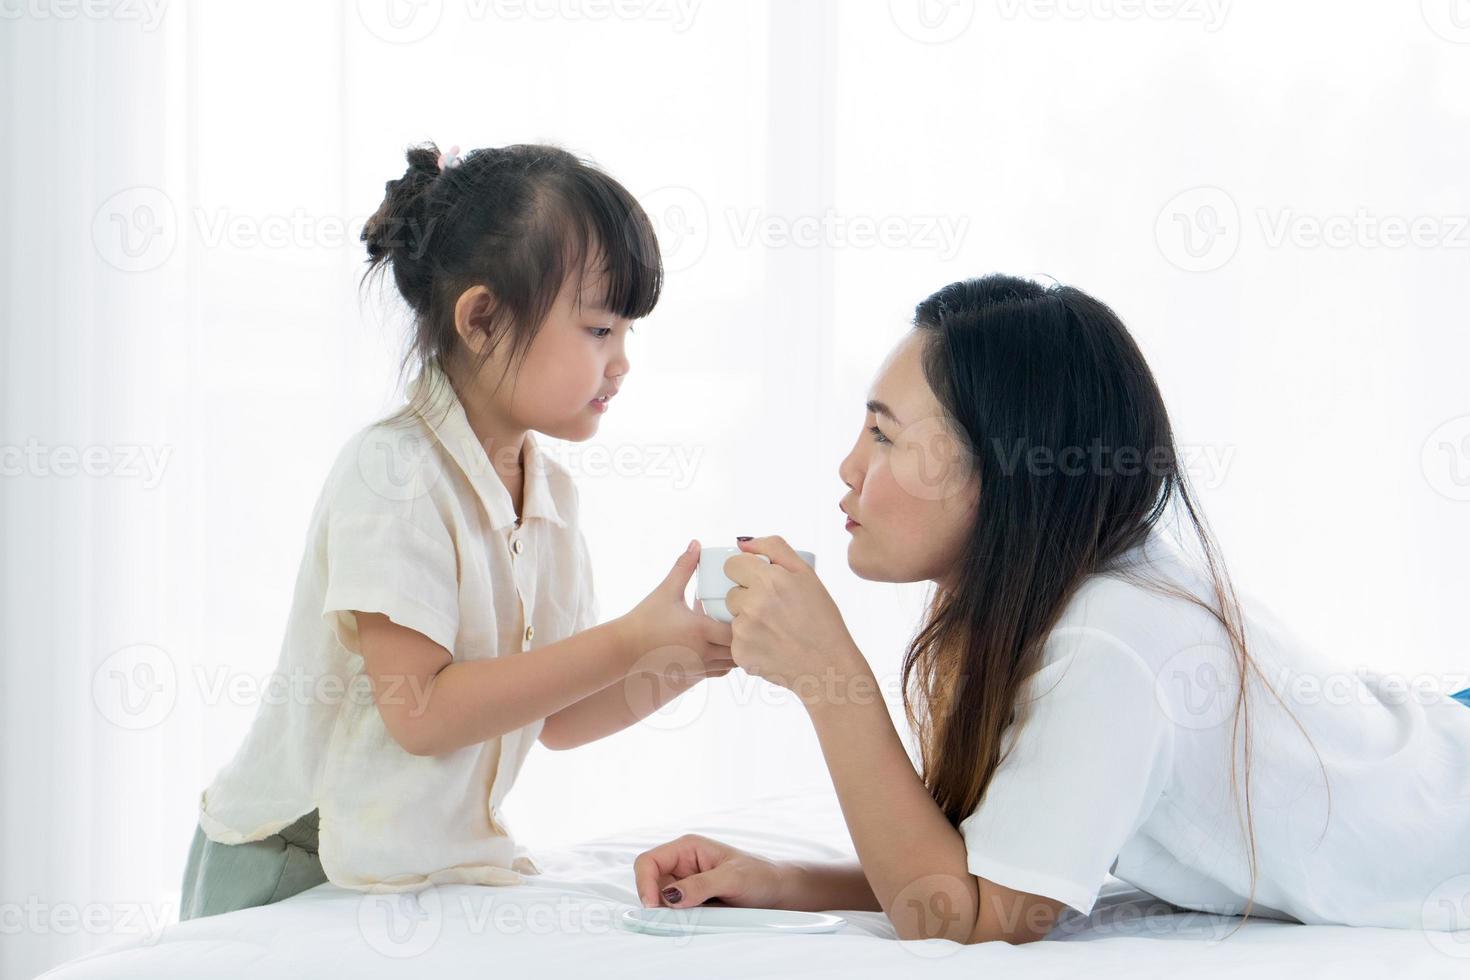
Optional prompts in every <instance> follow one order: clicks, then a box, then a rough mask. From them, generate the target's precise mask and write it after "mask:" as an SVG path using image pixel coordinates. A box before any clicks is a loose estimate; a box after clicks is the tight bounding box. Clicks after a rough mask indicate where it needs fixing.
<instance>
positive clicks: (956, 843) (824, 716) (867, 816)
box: [803, 647, 1064, 943]
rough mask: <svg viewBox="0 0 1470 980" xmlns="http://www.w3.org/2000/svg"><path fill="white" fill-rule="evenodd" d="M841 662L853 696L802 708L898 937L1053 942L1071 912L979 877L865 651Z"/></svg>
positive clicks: (838, 693) (835, 694)
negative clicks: (922, 774) (1063, 915)
mask: <svg viewBox="0 0 1470 980" xmlns="http://www.w3.org/2000/svg"><path fill="white" fill-rule="evenodd" d="M838 659H839V662H845V664H846V666H845V668H844V669H841V670H839V671H838V673H837V674H836V677H837V678H838V679H839V680H841V681H843V682H844V684H845V686H846V688H847V690H840V689H837V690H830V691H826V690H824V691H823V692H821V693H820V694H818V695H816V696H813V697H810V698H803V701H804V703H805V704H806V706H807V712H808V714H809V715H810V716H811V719H812V724H813V725H814V726H815V728H816V731H817V738H818V741H819V742H820V744H821V746H822V754H823V756H824V757H825V758H826V761H827V768H828V771H829V772H831V774H832V783H833V785H834V786H835V787H836V790H837V797H838V800H839V801H840V803H841V805H842V814H843V817H844V818H845V819H846V821H847V826H848V830H849V831H850V833H851V834H852V840H853V845H854V847H855V848H856V849H857V853H858V858H859V860H860V861H861V862H862V871H863V873H864V876H865V877H866V878H867V881H868V884H869V885H870V886H871V888H872V893H873V895H874V896H875V897H876V898H877V900H878V903H879V905H880V906H881V907H882V909H883V911H884V912H886V913H887V914H888V918H889V919H890V920H891V921H892V922H893V925H894V928H895V929H896V930H897V931H898V934H899V937H900V938H903V939H930V938H936V937H937V938H943V939H951V940H954V941H956V942H961V943H974V942H988V941H990V940H992V939H1003V940H1005V941H1007V942H1011V943H1023V942H1031V941H1033V940H1036V939H1040V938H1042V937H1043V936H1045V935H1046V933H1047V932H1048V931H1050V930H1051V928H1052V926H1053V925H1055V924H1056V920H1057V917H1058V915H1059V914H1060V912H1061V909H1062V908H1063V907H1064V906H1063V903H1061V902H1058V901H1055V900H1054V899H1049V898H1045V897H1043V896H1039V895H1031V894H1028V893H1025V892H1018V891H1015V890H1014V889H1010V888H1005V887H1003V886H1001V885H997V884H995V883H994V882H991V881H987V880H985V879H983V878H980V877H978V876H976V875H974V874H971V873H970V871H969V868H968V861H967V852H966V849H965V842H964V839H963V838H962V837H961V836H960V834H959V832H958V831H957V830H956V829H955V828H954V827H953V826H952V825H951V824H950V822H949V820H948V819H946V818H945V816H944V814H943V813H942V812H941V811H940V809H939V807H938V805H936V804H935V802H934V799H933V797H931V796H930V795H929V791H928V790H927V789H926V788H925V786H924V783H923V781H922V780H921V779H920V778H919V775H918V773H917V772H915V771H914V767H913V763H912V762H910V760H909V757H908V753H907V752H906V751H905V749H904V746H903V742H902V741H901V740H900V738H899V736H898V732H897V730H896V729H895V728H894V727H893V719H892V717H891V716H890V715H889V713H888V708H887V705H886V703H885V702H884V700H883V697H882V695H881V691H880V689H879V686H878V683H877V681H876V680H875V679H874V678H873V675H872V672H871V670H870V668H869V667H868V664H867V661H866V660H865V659H864V658H863V656H862V654H861V652H860V651H858V650H857V648H856V647H852V648H851V649H850V650H849V651H847V652H846V654H845V655H841V656H839V658H838ZM829 695H830V696H829ZM807 887H816V886H807Z"/></svg>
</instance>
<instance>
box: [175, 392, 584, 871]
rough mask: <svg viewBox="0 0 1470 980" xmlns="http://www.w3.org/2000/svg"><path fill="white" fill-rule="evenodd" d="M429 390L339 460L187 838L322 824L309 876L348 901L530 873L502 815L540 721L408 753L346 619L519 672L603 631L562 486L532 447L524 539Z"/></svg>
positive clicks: (572, 491) (485, 467)
mask: <svg viewBox="0 0 1470 980" xmlns="http://www.w3.org/2000/svg"><path fill="white" fill-rule="evenodd" d="M425 384H427V385H428V386H429V390H430V392H431V393H432V394H431V397H432V401H431V402H430V404H429V405H428V407H427V408H425V409H424V410H422V411H419V412H415V413H413V416H412V424H411V425H408V426H403V427H390V426H388V425H387V424H385V423H383V422H379V423H377V424H374V425H371V426H368V427H367V428H365V429H363V430H362V431H360V432H359V433H357V434H356V435H355V436H353V437H352V439H350V440H349V441H348V443H347V445H346V446H345V447H344V448H343V449H342V451H341V453H340V454H339V455H338V457H337V460H336V462H335V464H334V465H333V467H332V470H331V473H330V475H329V476H328V478H327V482H326V485H325V487H324V488H323V489H322V492H321V495H320V496H319V497H318V499H317V502H316V506H315V508H314V510H313V514H312V518H311V524H310V527H309V529H308V534H307V544H306V551H305V554H304V556H303V558H302V562H301V567H300V570H299V572H298V574H297V579H296V593H295V599H294V601H293V603H292V606H291V612H290V617H289V620H288V622H287V626H286V636H285V641H284V643H283V645H282V648H281V655H280V660H279V663H278V666H277V668H276V674H275V676H273V678H272V684H271V685H269V686H268V687H267V689H266V690H267V692H268V694H267V695H264V696H263V697H262V703H261V705H260V707H259V710H258V711H257V713H256V716H255V719H254V721H253V723H252V726H251V729H250V732H249V734H248V735H247V736H246V738H245V740H244V742H243V743H242V744H241V746H240V748H239V749H238V750H237V752H236V753H235V757H234V758H233V759H232V760H231V761H230V762H229V763H228V764H227V765H226V766H225V767H224V768H223V769H222V770H220V772H219V774H218V775H217V776H216V777H215V779H214V782H213V783H212V784H211V785H210V786H209V788H208V789H206V790H205V791H204V793H203V795H202V796H201V798H200V814H199V822H200V825H201V826H202V828H203V830H204V833H205V835H206V836H208V837H209V839H210V840H213V841H218V842H220V843H222V844H239V843H243V842H245V841H256V840H260V839H262V838H264V837H267V836H269V835H271V834H274V833H275V832H277V831H279V830H280V829H282V828H283V827H286V826H287V825H289V824H291V823H292V822H294V821H295V820H296V819H297V818H298V817H300V816H301V815H303V814H305V813H307V812H309V811H311V810H312V809H313V808H316V809H318V810H319V811H320V814H321V829H320V856H321V862H322V869H323V871H324V872H325V874H326V875H327V878H328V879H329V880H330V881H331V882H333V883H334V884H337V885H341V886H344V887H347V888H356V889H363V890H373V891H404V890H413V889H418V888H422V887H426V886H428V885H431V884H445V883H473V884H518V883H520V882H521V881H522V878H521V874H522V873H524V874H538V873H539V872H540V869H539V868H537V867H536V865H535V863H534V862H533V861H532V860H531V858H530V856H529V855H528V854H527V853H526V852H525V849H524V848H522V847H519V846H518V845H517V844H516V843H515V841H514V840H513V838H512V836H511V833H510V830H509V828H508V827H507V826H506V823H505V821H504V819H503V818H502V816H501V814H500V812H499V810H500V806H501V804H502V802H503V801H504V799H505V796H506V794H507V793H508V792H509V791H510V788H511V784H512V783H514V782H515V779H516V774H517V773H518V772H519V770H520V767H521V764H522V763H523V761H524V760H525V758H526V754H527V753H528V752H529V751H530V749H531V746H532V745H533V744H534V743H535V742H536V739H537V738H538V736H539V735H540V733H541V728H542V725H543V722H539V721H538V722H536V723H535V724H533V725H527V726H526V727H524V728H520V729H517V730H516V731H513V732H510V733H508V734H505V735H502V736H500V737H499V738H494V739H490V740H489V741H487V742H481V743H479V744H477V745H471V746H469V747H467V748H463V749H459V750H458V751H455V752H450V753H448V754H445V755H437V756H415V755H411V754H409V753H408V752H406V751H404V750H403V749H402V748H401V747H400V746H399V745H398V743H397V742H395V741H394V740H393V738H392V737H391V736H390V735H389V734H388V731H387V729H386V728H385V727H384V725H383V719H382V717H381V716H380V715H379V713H378V708H377V705H376V703H375V701H374V699H373V692H372V687H371V684H370V682H369V679H368V677H367V675H366V674H364V673H363V672H362V666H363V660H362V656H361V653H360V651H359V648H358V642H357V624H356V620H355V617H354V615H353V611H354V610H358V611H363V612H377V613H382V614H384V615H386V616H387V617H388V618H389V619H391V620H393V622H395V623H398V624H400V625H402V626H406V627H408V628H410V629H414V630H417V631H418V632H420V633H422V634H424V635H425V636H427V637H428V638H429V639H431V640H433V641H434V642H435V643H438V644H439V645H440V646H442V647H444V648H445V649H446V650H448V651H449V652H450V654H451V655H452V656H453V657H454V659H455V660H485V659H489V658H491V657H510V656H515V655H516V654H518V653H522V652H524V651H527V650H531V649H533V648H535V647H539V646H543V645H545V644H548V643H555V642H557V641H558V640H562V639H565V638H566V637H568V636H571V635H572V634H574V633H577V632H580V631H582V630H584V629H587V628H588V627H590V626H593V625H595V624H596V623H597V621H598V613H597V603H596V598H595V594H594V592H593V589H592V576H591V569H590V563H589V559H588V554H587V547H586V542H585V540H584V538H583V536H582V533H581V529H580V526H579V524H578V521H577V491H576V487H575V485H574V484H573V482H572V479H571V476H570V474H569V473H568V472H567V470H566V469H565V468H564V467H563V466H562V465H561V464H560V463H558V462H556V461H555V460H553V459H552V458H551V457H550V456H548V455H546V454H545V452H544V450H543V449H542V447H541V446H539V445H538V444H537V442H536V437H535V435H534V434H533V433H527V434H526V442H525V450H524V455H523V457H522V467H523V472H524V475H525V488H524V492H523V501H522V511H523V514H522V518H521V520H520V522H519V523H518V522H517V520H516V514H515V509H514V506H513V503H512V501H511V496H510V493H509V491H508V490H507V489H506V487H505V485H504V483H502V482H501V480H500V479H499V477H497V475H496V474H495V471H494V469H493V468H492V467H491V464H490V458H489V456H488V455H487V454H486V448H485V447H484V446H482V445H481V444H480V442H479V440H478V439H477V438H476V436H475V433H474V431H473V430H472V429H471V428H470V425H469V420H468V419H467V417H466V415H465V411H464V407H463V405H462V404H461V403H460V401H459V399H458V397H457V396H456V395H455V393H454V390H453V388H452V387H451V386H450V385H449V383H448V381H447V379H446V378H445V376H444V374H443V372H442V371H441V370H439V369H438V368H437V367H431V368H429V369H426V370H425V371H424V372H423V373H422V374H420V375H419V377H418V378H417V379H416V380H415V382H414V388H415V389H416V390H417V389H419V388H420V387H421V386H423V385H425ZM491 450H492V451H493V450H494V447H491ZM383 693H384V696H398V697H402V698H407V699H414V698H421V697H422V694H423V692H422V691H416V690H413V689H411V688H410V687H408V686H407V685H402V686H401V687H400V689H399V690H398V691H390V690H387V689H386V687H385V690H384V692H383Z"/></svg>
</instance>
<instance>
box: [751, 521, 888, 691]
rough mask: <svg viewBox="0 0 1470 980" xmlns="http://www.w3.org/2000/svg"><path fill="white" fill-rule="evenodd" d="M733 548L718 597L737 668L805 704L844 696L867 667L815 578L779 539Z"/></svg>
mask: <svg viewBox="0 0 1470 980" xmlns="http://www.w3.org/2000/svg"><path fill="white" fill-rule="evenodd" d="M740 550H741V551H743V552H745V554H742V555H732V556H731V557H730V559H729V560H728V561H726V562H725V574H726V575H727V576H729V578H730V580H731V581H732V582H735V583H736V586H735V588H733V589H731V590H730V591H729V592H728V593H727V594H726V596H725V605H726V607H727V608H728V609H729V610H730V613H731V615H733V616H734V622H733V623H732V624H731V642H730V655H731V658H732V659H733V660H734V661H735V664H736V666H738V667H740V668H742V669H743V670H745V672H746V673H749V674H754V675H755V676H757V677H762V678H764V679H766V680H768V681H770V682H771V683H772V684H777V685H780V686H781V687H784V688H787V689H789V690H791V691H792V692H793V693H795V694H796V695H797V696H798V697H800V698H801V700H802V701H803V702H805V703H807V704H808V705H810V704H812V703H814V702H815V701H820V700H830V699H832V698H834V697H838V696H843V695H845V694H851V693H852V692H849V691H847V685H848V684H849V683H850V682H852V681H853V680H854V679H855V678H857V677H860V676H863V675H864V674H865V673H866V672H867V663H866V661H864V660H863V657H862V653H861V652H860V651H859V650H858V648H857V644H855V643H854V642H853V639H852V634H851V633H849V632H848V630H847V624H846V623H845V622H843V620H842V613H841V612H840V611H838V609H837V604H836V603H835V602H833V601H832V596H831V595H830V594H828V592H827V588H826V586H824V585H822V580H821V579H819V578H817V573H816V572H815V571H813V570H812V568H811V567H810V566H808V565H807V563H806V562H804V561H802V560H801V556H800V555H798V554H797V553H796V551H795V550H794V549H793V548H792V547H791V546H790V545H789V544H787V543H786V541H785V539H783V538H781V537H777V536H772V537H767V538H754V539H752V540H749V541H741V542H740ZM756 555H764V556H766V557H767V558H769V559H770V563H769V564H767V563H766V562H763V561H761V560H760V559H759V558H756V557H755V556H756Z"/></svg>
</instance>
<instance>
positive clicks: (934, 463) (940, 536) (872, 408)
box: [837, 330, 980, 585]
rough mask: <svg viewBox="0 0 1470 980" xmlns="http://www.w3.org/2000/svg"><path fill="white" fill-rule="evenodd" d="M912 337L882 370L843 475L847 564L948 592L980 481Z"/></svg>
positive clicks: (919, 343) (874, 575) (866, 573)
mask: <svg viewBox="0 0 1470 980" xmlns="http://www.w3.org/2000/svg"><path fill="white" fill-rule="evenodd" d="M923 343H924V340H923V337H922V335H921V334H920V333H919V332H918V331H917V330H912V331H910V332H909V333H908V334H906V335H905V336H904V337H903V339H902V340H900V341H899V342H898V346H896V347H895V348H894V349H893V351H892V352H891V353H890V354H889V355H888V358H887V359H886V360H885V361H884V362H883V364H882V366H881V367H880V368H879V369H878V375H877V377H876V378H874V380H873V385H872V388H871V389H870V390H869V396H868V398H869V400H868V404H867V409H868V411H867V415H866V416H865V417H864V419H863V429H862V431H861V432H860V433H859V434H858V439H857V444H856V445H855V446H853V448H852V451H851V452H849V453H848V454H847V458H846V459H844V460H843V461H842V464H841V465H840V466H839V467H838V469H837V472H838V475H839V476H841V478H842V482H843V483H845V484H847V486H848V487H849V488H850V490H851V492H850V493H849V494H847V496H845V497H844V498H843V499H842V502H841V507H842V510H843V511H845V512H846V513H847V515H848V517H849V518H850V519H851V521H855V522H856V524H855V525H854V524H852V523H849V525H848V532H849V533H850V534H851V539H850V540H849V542H848V546H847V563H848V565H849V566H850V567H851V568H852V570H853V571H854V572H856V573H857V574H858V576H860V577H861V578H865V579H870V580H873V581H876V582H920V581H925V580H932V581H935V582H938V583H939V584H940V585H944V584H945V583H946V582H947V581H948V580H949V579H950V577H951V574H952V572H953V570H954V569H955V567H956V565H957V563H958V562H959V559H960V557H961V555H962V554H963V551H964V546H965V540H966V537H967V536H968V534H969V531H970V528H971V527H972V526H973V524H974V521H975V516H976V514H977V512H978V507H979V499H980V488H979V480H978V477H977V475H976V474H975V472H974V467H973V466H972V465H971V464H970V462H969V460H968V458H967V454H966V453H965V452H964V441H963V438H962V436H961V435H960V434H959V433H958V431H957V430H956V428H955V425H954V422H953V421H952V420H951V419H950V418H949V416H948V415H946V414H945V412H944V410H943V409H942V408H941V407H940V404H939V401H938V399H937V398H935V396H934V392H933V391H932V390H931V389H930V387H929V382H928V381H927V380H926V379H925V377H924V369H923V365H922V362H921V360H920V355H921V353H922V351H923Z"/></svg>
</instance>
